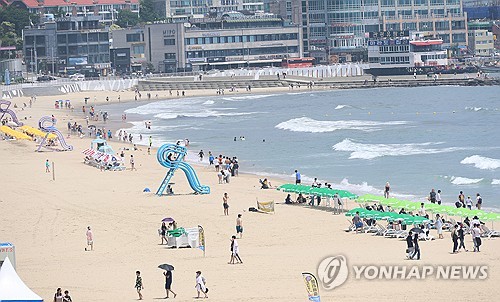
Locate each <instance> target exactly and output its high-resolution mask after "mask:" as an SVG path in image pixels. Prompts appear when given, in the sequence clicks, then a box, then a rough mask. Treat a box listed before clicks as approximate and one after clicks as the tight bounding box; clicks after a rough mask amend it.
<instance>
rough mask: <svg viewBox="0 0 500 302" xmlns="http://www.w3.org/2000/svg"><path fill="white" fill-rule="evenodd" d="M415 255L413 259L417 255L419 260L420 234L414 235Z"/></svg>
mask: <svg viewBox="0 0 500 302" xmlns="http://www.w3.org/2000/svg"><path fill="white" fill-rule="evenodd" d="M413 248H414V251H413V256H412V259H414V258H415V256H416V257H417V260H420V246H419V245H418V234H415V235H413Z"/></svg>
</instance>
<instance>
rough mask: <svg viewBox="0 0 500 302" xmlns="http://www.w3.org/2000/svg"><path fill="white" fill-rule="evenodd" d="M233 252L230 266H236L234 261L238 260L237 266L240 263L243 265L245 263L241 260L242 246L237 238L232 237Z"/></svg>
mask: <svg viewBox="0 0 500 302" xmlns="http://www.w3.org/2000/svg"><path fill="white" fill-rule="evenodd" d="M231 252H232V255H231V261H230V264H234V261H235V260H236V261H237V262H236V264H238V263H243V261H241V258H240V255H239V253H240V246H239V244H238V241H236V236H234V235H233V236H232V237H231Z"/></svg>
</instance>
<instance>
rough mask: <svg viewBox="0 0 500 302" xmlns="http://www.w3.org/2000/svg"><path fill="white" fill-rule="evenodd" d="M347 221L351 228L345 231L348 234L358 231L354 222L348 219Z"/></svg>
mask: <svg viewBox="0 0 500 302" xmlns="http://www.w3.org/2000/svg"><path fill="white" fill-rule="evenodd" d="M347 221H348V222H349V227H348V228H347V229H346V230H345V231H346V232H354V231H356V226H355V225H354V223H352V221H350V220H349V219H347Z"/></svg>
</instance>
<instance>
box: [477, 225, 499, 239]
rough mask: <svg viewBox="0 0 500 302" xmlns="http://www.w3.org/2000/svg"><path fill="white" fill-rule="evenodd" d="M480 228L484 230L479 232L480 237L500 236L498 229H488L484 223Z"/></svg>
mask: <svg viewBox="0 0 500 302" xmlns="http://www.w3.org/2000/svg"><path fill="white" fill-rule="evenodd" d="M482 228H483V230H484V233H483V234H481V236H482V237H488V238H491V237H500V232H499V231H495V230H490V229H488V227H487V226H486V225H483V226H482Z"/></svg>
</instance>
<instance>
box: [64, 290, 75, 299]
mask: <svg viewBox="0 0 500 302" xmlns="http://www.w3.org/2000/svg"><path fill="white" fill-rule="evenodd" d="M63 302H73V300H71V296H70V295H69V291H68V290H65V291H64V296H63Z"/></svg>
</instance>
